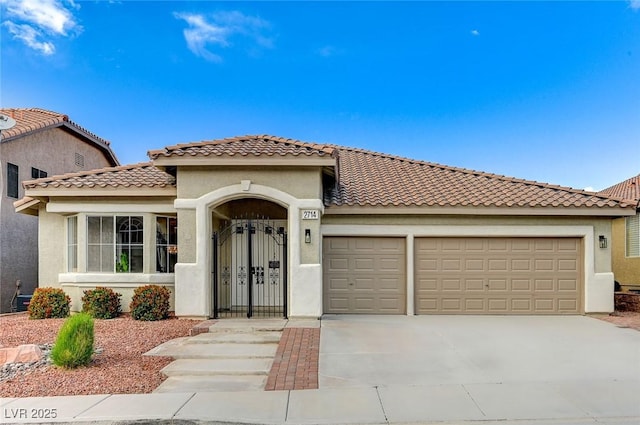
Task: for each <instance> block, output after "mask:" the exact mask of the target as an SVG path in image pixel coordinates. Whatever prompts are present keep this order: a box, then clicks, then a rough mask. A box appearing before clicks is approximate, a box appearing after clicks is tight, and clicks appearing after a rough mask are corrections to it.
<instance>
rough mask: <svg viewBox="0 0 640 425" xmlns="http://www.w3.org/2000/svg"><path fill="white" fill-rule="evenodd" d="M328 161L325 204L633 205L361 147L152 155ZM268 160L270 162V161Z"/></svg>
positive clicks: (188, 147)
mask: <svg viewBox="0 0 640 425" xmlns="http://www.w3.org/2000/svg"><path fill="white" fill-rule="evenodd" d="M174 155H175V156H197V155H218V156H224V155H226V156H235V155H241V156H256V157H260V156H262V155H264V156H282V155H295V156H299V155H305V156H330V157H332V158H335V160H336V172H335V176H336V178H337V182H336V184H335V185H331V186H330V187H325V194H324V203H325V205H326V206H327V207H329V208H331V207H340V206H361V207H385V206H397V207H498V208H531V207H534V208H545V207H546V208H560V209H564V208H588V209H592V208H597V209H620V208H623V209H624V208H631V207H633V206H635V203H630V202H627V201H624V200H621V199H616V198H614V197H611V196H610V195H607V194H597V193H593V192H586V191H583V190H577V189H572V188H569V187H562V186H554V185H550V184H546V183H539V182H535V181H528V180H522V179H516V178H512V177H505V176H500V175H496V174H489V173H484V172H480V171H474V170H467V169H463V168H455V167H449V166H445V165H440V164H435V163H430V162H424V161H417V160H412V159H408V158H401V157H397V156H392V155H386V154H381V153H377V152H372V151H367V150H363V149H357V148H349V147H343V146H337V145H330V144H316V143H305V142H301V141H297V140H291V139H283V138H278V137H273V136H243V137H235V138H230V139H221V140H215V141H209V142H198V143H191V144H181V145H177V146H170V147H168V148H165V149H162V150H156V151H150V152H149V156H150V157H151V158H152V159H156V158H163V157H170V156H174ZM265 159H267V158H265ZM23 184H24V186H25V188H27V189H30V188H38V187H40V188H45V187H96V188H98V187H133V186H135V187H141V188H142V187H165V186H174V187H175V185H176V180H175V178H174V177H173V176H172V175H170V174H168V173H166V172H164V171H162V170H161V169H159V168H157V167H155V166H153V163H144V164H135V165H130V166H121V167H114V168H104V169H100V170H94V171H91V172H82V173H75V174H65V175H62V176H53V177H49V178H44V179H38V180H32V181H26V182H24V183H23Z"/></svg>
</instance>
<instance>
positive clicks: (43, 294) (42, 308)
mask: <svg viewBox="0 0 640 425" xmlns="http://www.w3.org/2000/svg"><path fill="white" fill-rule="evenodd" d="M69 304H71V299H70V298H69V297H68V296H67V295H66V294H65V293H64V291H63V290H62V289H58V288H36V290H35V291H34V292H33V297H31V302H30V303H29V309H28V311H29V319H49V318H64V317H68V316H69Z"/></svg>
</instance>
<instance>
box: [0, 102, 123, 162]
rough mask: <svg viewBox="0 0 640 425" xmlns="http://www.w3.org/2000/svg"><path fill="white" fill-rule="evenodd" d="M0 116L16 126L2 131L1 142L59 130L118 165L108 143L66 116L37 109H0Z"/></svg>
mask: <svg viewBox="0 0 640 425" xmlns="http://www.w3.org/2000/svg"><path fill="white" fill-rule="evenodd" d="M0 114H3V115H7V116H10V117H11V118H13V119H14V120H15V121H16V125H15V126H13V127H12V128H10V129H8V130H2V134H1V137H0V141H1V142H9V141H12V140H15V139H19V138H21V137H24V136H26V135H28V134H32V133H35V132H38V131H43V130H48V129H51V128H61V129H63V130H65V131H68V132H71V133H73V134H75V135H76V136H78V137H80V138H81V139H83V140H84V141H86V142H87V143H89V144H91V145H93V146H95V147H96V148H98V149H99V150H101V151H102V152H103V154H104V155H105V157H106V158H107V160H108V161H109V162H110V163H111V165H113V166H116V165H119V164H120V163H119V161H118V158H116V155H115V153H114V152H113V150H112V149H111V147H110V143H109V141H107V140H105V139H103V138H101V137H98V136H96V135H95V134H93V133H91V132H90V131H88V130H87V129H85V128H83V127H81V126H79V125H78V124H76V123H75V122H73V121H71V120H70V119H69V117H68V116H67V115H64V114H60V113H58V112H52V111H47V110H45V109H39V108H3V109H0Z"/></svg>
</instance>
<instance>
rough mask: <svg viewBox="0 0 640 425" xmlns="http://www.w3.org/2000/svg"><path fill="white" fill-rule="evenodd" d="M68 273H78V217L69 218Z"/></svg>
mask: <svg viewBox="0 0 640 425" xmlns="http://www.w3.org/2000/svg"><path fill="white" fill-rule="evenodd" d="M67 271H68V272H77V271H78V217H77V216H74V217H69V218H67Z"/></svg>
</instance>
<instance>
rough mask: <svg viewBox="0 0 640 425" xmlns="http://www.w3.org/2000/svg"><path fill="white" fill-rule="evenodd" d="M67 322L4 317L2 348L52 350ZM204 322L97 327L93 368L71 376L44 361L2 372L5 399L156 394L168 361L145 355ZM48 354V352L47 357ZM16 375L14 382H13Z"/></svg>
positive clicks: (123, 322)
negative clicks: (31, 346)
mask: <svg viewBox="0 0 640 425" xmlns="http://www.w3.org/2000/svg"><path fill="white" fill-rule="evenodd" d="M63 322H64V319H44V320H29V318H28V316H27V315H26V314H18V315H9V316H2V317H0V346H2V347H14V346H18V345H21V344H38V345H40V346H41V348H42V346H45V348H48V347H50V344H53V343H54V342H55V339H56V336H57V334H58V330H59V329H60V327H61V326H62V323H63ZM198 323H199V322H198V321H194V320H183V319H168V320H160V321H157V322H141V321H135V320H133V319H131V318H130V317H128V316H121V317H118V318H116V319H111V320H96V321H95V347H96V354H94V357H93V361H92V363H91V364H90V365H89V366H87V367H81V368H78V369H73V370H66V369H61V368H58V367H55V366H53V365H51V364H50V362H49V361H48V360H47V358H46V357H45V359H43V360H42V361H40V362H34V363H33V364H16V363H14V364H12V365H7V366H5V367H4V368H2V370H1V371H0V375H1V376H3V377H4V378H2V379H0V397H44V396H63V395H86V394H136V393H138V394H140V393H149V392H152V391H153V390H154V389H155V388H156V387H157V386H158V385H160V384H161V383H162V381H164V379H165V377H164V375H162V374H161V373H160V369H162V368H163V367H165V366H166V365H167V364H169V363H170V362H171V361H172V359H171V358H168V357H145V356H143V355H142V354H143V353H145V352H147V351H149V350H150V349H152V348H154V347H156V346H158V345H160V344H162V343H163V342H166V341H168V340H171V339H174V338H179V337H183V336H188V335H189V330H190V329H191V328H192V327H194V326H195V325H196V324H198ZM47 351H48V350H46V349H45V352H47ZM9 374H11V376H9Z"/></svg>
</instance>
